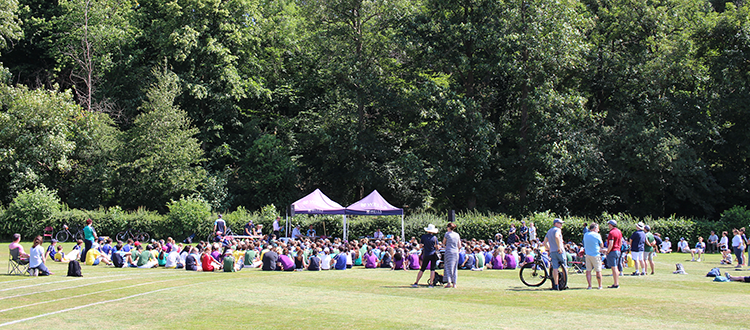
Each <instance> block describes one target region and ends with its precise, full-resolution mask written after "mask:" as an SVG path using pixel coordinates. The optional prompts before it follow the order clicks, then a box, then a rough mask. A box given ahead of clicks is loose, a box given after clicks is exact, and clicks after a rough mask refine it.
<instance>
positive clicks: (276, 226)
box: [273, 217, 281, 239]
mask: <svg viewBox="0 0 750 330" xmlns="http://www.w3.org/2000/svg"><path fill="white" fill-rule="evenodd" d="M279 220H281V217H276V220H274V221H273V235H274V236H276V238H277V239H278V238H279V237H281V236H280V233H279V230H281V224H279Z"/></svg>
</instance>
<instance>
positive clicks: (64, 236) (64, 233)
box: [55, 225, 83, 243]
mask: <svg viewBox="0 0 750 330" xmlns="http://www.w3.org/2000/svg"><path fill="white" fill-rule="evenodd" d="M73 231H74V232H75V234H73V233H72V232H71V231H70V228H69V227H68V225H63V230H61V231H58V232H57V234H55V239H56V240H57V241H58V242H60V243H65V242H67V241H68V239H71V238H73V240H79V239H83V229H78V230H75V229H73Z"/></svg>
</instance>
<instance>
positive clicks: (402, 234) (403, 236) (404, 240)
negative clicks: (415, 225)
mask: <svg viewBox="0 0 750 330" xmlns="http://www.w3.org/2000/svg"><path fill="white" fill-rule="evenodd" d="M401 242H406V235H405V234H404V213H401Z"/></svg>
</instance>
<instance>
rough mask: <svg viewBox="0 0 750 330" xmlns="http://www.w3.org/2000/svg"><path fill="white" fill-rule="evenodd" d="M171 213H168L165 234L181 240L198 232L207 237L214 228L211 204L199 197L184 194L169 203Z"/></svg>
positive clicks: (200, 235)
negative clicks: (210, 223) (212, 225)
mask: <svg viewBox="0 0 750 330" xmlns="http://www.w3.org/2000/svg"><path fill="white" fill-rule="evenodd" d="M167 207H168V208H169V213H168V214H167V221H166V224H168V226H167V227H166V228H164V229H163V234H166V235H171V236H172V237H176V238H178V239H179V240H182V239H183V238H185V237H187V236H190V235H191V234H194V233H195V234H198V235H199V237H205V236H206V235H207V234H208V233H209V232H210V230H211V229H212V227H211V225H209V222H210V221H211V205H209V204H208V202H206V201H204V200H202V199H200V198H198V197H194V196H192V197H185V196H183V197H182V198H180V200H178V201H174V200H173V201H170V202H169V203H167Z"/></svg>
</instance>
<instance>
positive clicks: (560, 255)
mask: <svg viewBox="0 0 750 330" xmlns="http://www.w3.org/2000/svg"><path fill="white" fill-rule="evenodd" d="M563 223H564V221H562V219H555V221H553V222H552V228H550V229H549V231H547V235H546V236H544V243H543V244H544V247H545V248H547V251H549V258H550V261H552V290H560V289H561V288H560V286H559V285H558V280H559V277H560V271H559V270H558V268H559V267H560V266H561V265H562V266H563V267H567V263H566V260H567V258H566V257H565V243H564V241H563V237H562V225H563ZM562 289H564V288H562Z"/></svg>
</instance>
